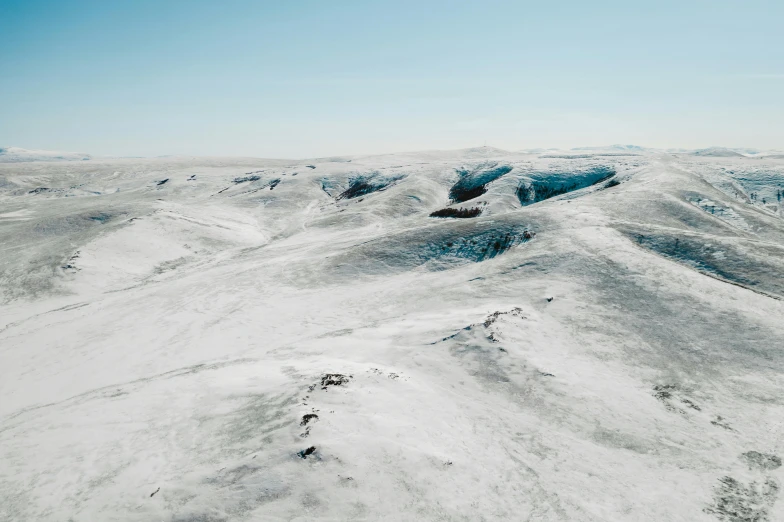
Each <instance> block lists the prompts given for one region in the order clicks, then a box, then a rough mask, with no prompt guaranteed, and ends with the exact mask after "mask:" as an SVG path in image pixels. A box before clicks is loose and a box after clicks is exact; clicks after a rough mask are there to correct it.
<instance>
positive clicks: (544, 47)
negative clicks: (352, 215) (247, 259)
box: [0, 0, 784, 157]
mask: <svg viewBox="0 0 784 522" xmlns="http://www.w3.org/2000/svg"><path fill="white" fill-rule="evenodd" d="M485 142H487V144H488V145H493V146H496V147H500V148H506V149H511V150H517V149H522V148H532V147H573V146H584V145H607V144H612V143H633V144H637V145H646V146H652V147H686V148H697V147H707V146H713V145H719V146H744V147H760V148H784V1H782V0H777V1H773V0H771V1H767V2H761V1H755V0H747V1H743V2H741V1H725V0H712V1H696V0H693V1H689V0H680V1H677V2H676V1H669V0H660V1H655V2H653V1H651V2H649V1H634V0H628V1H625V2H610V1H602V0H595V1H587V0H581V1H561V2H559V1H545V0H541V1H538V2H527V1H493V0H485V1H482V2H479V1H466V0H464V1H451V2H447V1H427V0H420V1H408V0H396V1H385V2H378V1H372V0H364V1H342V0H331V1H328V0H321V1H297V0H280V1H275V2H272V1H269V2H268V1H261V0H256V1H251V0H220V1H217V0H215V1H202V0H188V1H165V0H157V1H151V0H132V1H131V0H127V1H124V0H101V1H91V0H72V1H64V0H50V1H45V0H0V145H5V146H8V145H14V146H19V147H25V148H39V149H54V150H72V151H81V152H88V153H91V154H96V155H125V156H153V155H163V154H198V155H251V156H263V157H313V156H324V155H338V154H362V153H376V152H394V151H403V150H420V149H434V148H442V149H447V148H460V147H468V146H477V145H482V144H484V143H485Z"/></svg>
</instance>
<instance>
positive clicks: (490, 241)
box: [0, 148, 784, 522]
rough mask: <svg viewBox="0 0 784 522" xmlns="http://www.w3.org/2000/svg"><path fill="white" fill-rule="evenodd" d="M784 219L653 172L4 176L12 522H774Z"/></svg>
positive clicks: (121, 171) (493, 162)
mask: <svg viewBox="0 0 784 522" xmlns="http://www.w3.org/2000/svg"><path fill="white" fill-rule="evenodd" d="M782 189H784V160H780V159H776V158H746V157H710V156H709V157H700V156H693V155H676V156H673V155H669V154H665V153H658V152H653V151H649V150H644V149H638V148H634V149H629V152H628V153H624V152H623V151H620V150H619V151H618V153H608V152H606V151H599V152H594V151H591V150H590V149H586V150H581V151H580V152H579V153H577V154H575V153H574V152H572V153H565V154H557V153H553V152H552V151H547V152H545V151H543V152H540V153H513V152H506V151H501V150H498V149H484V148H478V149H470V150H465V151H448V152H438V151H433V152H423V153H404V154H390V155H384V156H375V157H340V158H323V159H314V160H310V161H284V160H253V159H220V158H213V159H210V158H204V159H181V158H159V159H151V160H131V159H126V160H96V159H94V160H92V161H89V162H79V163H67V164H66V163H58V164H42V163H16V164H8V165H2V166H0V302H1V303H2V304H0V397H2V400H0V520H13V521H62V520H73V521H79V522H81V521H93V520H101V521H104V520H122V521H125V520H128V521H151V520H156V521H157V520H164V521H179V522H185V521H192V522H195V521H204V522H207V521H229V520H231V521H234V520H258V521H276V520H303V521H304V520H330V521H332V520H465V521H480V520H487V521H490V520H541V521H555V520H575V521H597V522H598V521H602V522H604V521H610V520H612V521H615V520H618V521H653V520H655V521H684V522H685V521H689V522H692V521H706V522H707V521H716V520H719V521H733V522H734V521H775V520H784V500H782V499H781V498H779V497H780V496H781V493H780V491H781V483H782V479H784V476H782V471H783V470H782V468H781V457H782V455H783V454H784V425H782V421H781V419H782V418H784V396H783V395H782V393H781V389H782V384H784V381H783V379H782V375H784V374H783V370H784V357H783V356H784V353H783V351H784V321H782V320H781V319H782V317H784V302H783V301H782V297H784V277H782V274H784V255H783V254H784V221H782V205H784V203H782V202H781V201H780V200H779V199H778V198H779V197H780V195H779V193H780V192H781V191H782ZM444 209H452V210H444ZM437 211H443V212H441V213H437V214H436V215H439V216H450V215H460V216H474V217H464V218H450V217H431V214H432V213H434V212H437Z"/></svg>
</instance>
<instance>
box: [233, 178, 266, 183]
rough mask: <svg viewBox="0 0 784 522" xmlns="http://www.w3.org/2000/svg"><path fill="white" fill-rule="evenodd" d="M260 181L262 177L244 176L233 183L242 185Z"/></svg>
mask: <svg viewBox="0 0 784 522" xmlns="http://www.w3.org/2000/svg"><path fill="white" fill-rule="evenodd" d="M260 179H261V176H242V177H239V178H234V179H233V180H232V181H233V182H234V183H237V184H240V183H246V182H248V181H258V180H260Z"/></svg>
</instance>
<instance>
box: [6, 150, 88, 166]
mask: <svg viewBox="0 0 784 522" xmlns="http://www.w3.org/2000/svg"><path fill="white" fill-rule="evenodd" d="M89 159H91V157H90V155H88V154H82V153H80V152H58V151H53V150H29V149H23V148H20V147H0V163H19V162H23V161H85V160H89Z"/></svg>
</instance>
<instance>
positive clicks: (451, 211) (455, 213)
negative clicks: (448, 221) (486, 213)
mask: <svg viewBox="0 0 784 522" xmlns="http://www.w3.org/2000/svg"><path fill="white" fill-rule="evenodd" d="M481 214H482V209H481V208H479V207H472V208H462V207H461V208H442V209H440V210H436V211H435V212H432V213H431V214H430V217H437V218H474V217H477V216H479V215H481Z"/></svg>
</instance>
